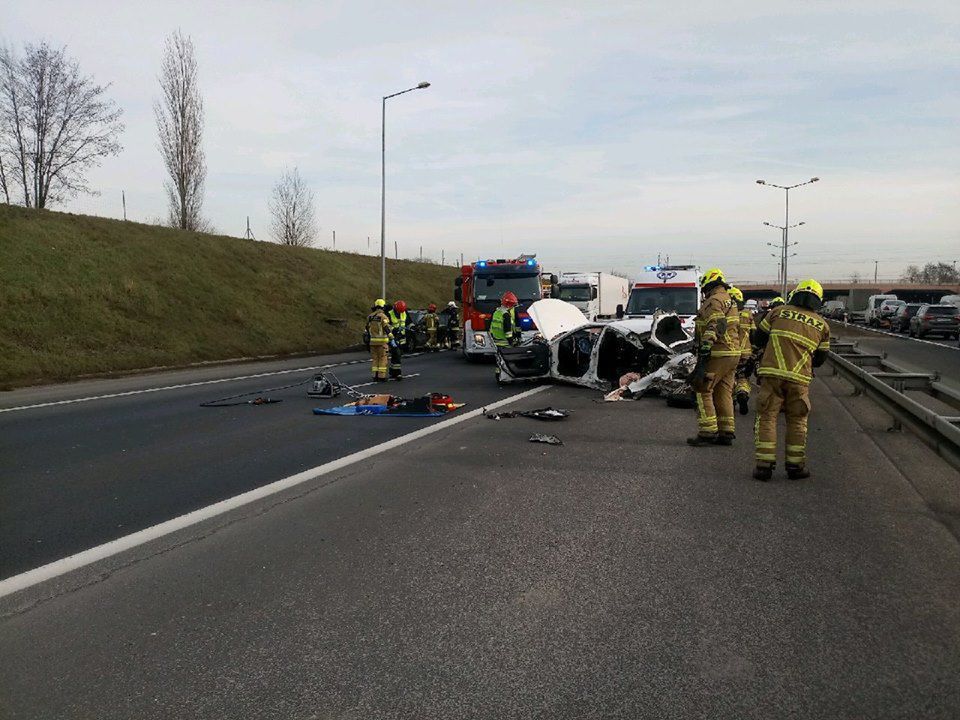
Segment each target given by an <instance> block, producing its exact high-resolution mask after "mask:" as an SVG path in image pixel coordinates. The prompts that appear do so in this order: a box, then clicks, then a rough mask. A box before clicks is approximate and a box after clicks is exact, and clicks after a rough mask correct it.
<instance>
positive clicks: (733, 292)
mask: <svg viewBox="0 0 960 720" xmlns="http://www.w3.org/2000/svg"><path fill="white" fill-rule="evenodd" d="M727 292H728V293H730V297H732V298H733V299H734V300H736V301H737V302H738V303H742V302H743V293H742V292H741V291H740V288H737V287H733V285H731V286H730V287H729V288H728V289H727Z"/></svg>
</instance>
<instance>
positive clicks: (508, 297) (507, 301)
mask: <svg viewBox="0 0 960 720" xmlns="http://www.w3.org/2000/svg"><path fill="white" fill-rule="evenodd" d="M518 302H519V300H517V296H516V295H514V294H513V293H512V292H510V291H509V290H507V291H506V292H505V293H504V294H503V297H502V298H500V304H501V305H503V306H504V307H508V308H511V307H516V306H517V303H518Z"/></svg>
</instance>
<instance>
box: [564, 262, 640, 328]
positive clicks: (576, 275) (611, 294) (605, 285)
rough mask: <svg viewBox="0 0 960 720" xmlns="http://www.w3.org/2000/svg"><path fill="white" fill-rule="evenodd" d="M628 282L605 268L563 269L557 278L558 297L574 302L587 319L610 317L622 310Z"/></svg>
mask: <svg viewBox="0 0 960 720" xmlns="http://www.w3.org/2000/svg"><path fill="white" fill-rule="evenodd" d="M629 293H630V282H629V281H628V280H627V279H626V278H623V277H620V276H619V275H614V274H612V273H605V272H565V273H560V277H559V279H558V281H557V295H556V297H557V299H558V300H563V301H565V302H568V303H570V304H571V305H573V306H575V307H576V308H577V309H578V310H580V312H582V313H583V315H584V317H585V318H586V319H587V320H589V321H590V322H595V321H597V320H612V319H614V318H615V317H617V313H618V312H623V308H624V307H625V306H626V304H627V297H628V296H629Z"/></svg>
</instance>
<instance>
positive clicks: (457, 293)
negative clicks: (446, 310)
mask: <svg viewBox="0 0 960 720" xmlns="http://www.w3.org/2000/svg"><path fill="white" fill-rule="evenodd" d="M457 279H458V280H459V278H457ZM453 299H454V300H456V301H457V302H463V290H461V289H460V287H455V288H454V289H453Z"/></svg>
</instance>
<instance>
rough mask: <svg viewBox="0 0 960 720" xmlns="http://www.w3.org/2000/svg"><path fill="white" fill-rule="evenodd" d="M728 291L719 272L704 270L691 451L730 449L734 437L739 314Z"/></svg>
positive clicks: (720, 271)
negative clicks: (734, 392)
mask: <svg viewBox="0 0 960 720" xmlns="http://www.w3.org/2000/svg"><path fill="white" fill-rule="evenodd" d="M728 288H729V285H727V283H726V282H725V280H724V277H723V271H722V270H720V269H719V268H712V269H710V270H707V271H706V272H705V273H704V274H703V277H701V278H700V290H701V292H702V293H703V303H701V305H700V310H699V311H698V312H697V319H696V326H695V327H696V342H697V365H696V367H695V368H694V371H693V373H692V375H691V376H690V384H691V386H692V387H693V390H694V392H695V393H696V395H697V434H696V436H694V437H691V438H688V439H687V442H688V443H689V444H690V445H693V446H694V447H701V446H704V445H732V444H733V440H734V438H735V437H736V434H735V430H736V426H735V422H734V417H733V376H734V373H735V372H736V369H737V365H738V364H739V362H740V331H739V326H740V311H739V310H738V309H737V306H736V304H735V303H734V302H733V300H731V299H730V295H729V293H728V292H727V289H728Z"/></svg>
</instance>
